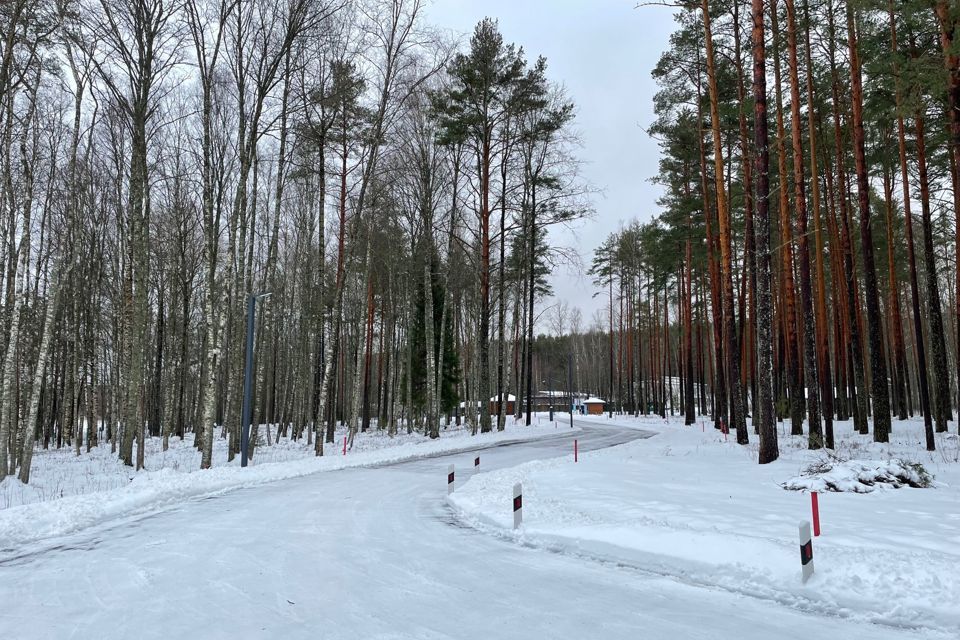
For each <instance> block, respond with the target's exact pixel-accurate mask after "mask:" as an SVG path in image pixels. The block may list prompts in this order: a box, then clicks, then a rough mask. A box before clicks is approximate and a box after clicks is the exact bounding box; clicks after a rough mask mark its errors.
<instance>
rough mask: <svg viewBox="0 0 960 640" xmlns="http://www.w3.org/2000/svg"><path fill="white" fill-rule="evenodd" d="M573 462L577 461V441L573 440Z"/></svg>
mask: <svg viewBox="0 0 960 640" xmlns="http://www.w3.org/2000/svg"><path fill="white" fill-rule="evenodd" d="M573 461H574V462H576V461H577V439H576V438H574V439H573Z"/></svg>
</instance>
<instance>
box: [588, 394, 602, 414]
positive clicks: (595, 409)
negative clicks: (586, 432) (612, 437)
mask: <svg viewBox="0 0 960 640" xmlns="http://www.w3.org/2000/svg"><path fill="white" fill-rule="evenodd" d="M605 404H606V402H604V401H603V400H602V399H600V398H597V397H596V396H593V397H590V398H587V399H586V400H584V401H583V407H584V413H586V414H589V415H592V416H599V415H601V414H602V413H603V407H604V405H605Z"/></svg>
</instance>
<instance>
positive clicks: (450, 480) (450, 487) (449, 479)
mask: <svg viewBox="0 0 960 640" xmlns="http://www.w3.org/2000/svg"><path fill="white" fill-rule="evenodd" d="M453 475H454V474H453V465H450V466H449V467H447V495H450V494H451V493H453Z"/></svg>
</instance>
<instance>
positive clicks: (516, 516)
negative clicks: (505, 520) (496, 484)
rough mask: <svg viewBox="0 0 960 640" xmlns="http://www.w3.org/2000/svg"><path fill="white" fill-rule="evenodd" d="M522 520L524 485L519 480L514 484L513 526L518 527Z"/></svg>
mask: <svg viewBox="0 0 960 640" xmlns="http://www.w3.org/2000/svg"><path fill="white" fill-rule="evenodd" d="M521 522H523V486H522V485H521V484H520V483H519V482H518V483H517V484H515V485H513V528H514V529H516V528H518V527H519V526H520V523H521Z"/></svg>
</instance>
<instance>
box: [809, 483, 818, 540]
mask: <svg viewBox="0 0 960 640" xmlns="http://www.w3.org/2000/svg"><path fill="white" fill-rule="evenodd" d="M818 498H819V496H818V495H817V492H816V491H811V492H810V510H811V511H812V512H813V535H814V537H817V536H819V535H820V500H819V499H818Z"/></svg>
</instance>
